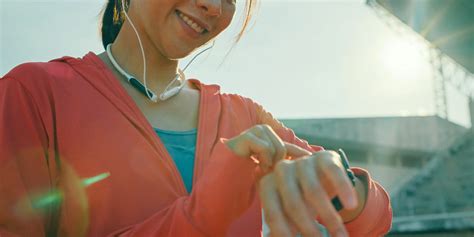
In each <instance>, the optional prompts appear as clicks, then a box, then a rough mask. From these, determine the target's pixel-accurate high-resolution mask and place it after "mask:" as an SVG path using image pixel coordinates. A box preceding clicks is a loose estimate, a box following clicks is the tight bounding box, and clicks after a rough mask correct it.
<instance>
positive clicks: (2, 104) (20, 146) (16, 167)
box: [0, 77, 54, 236]
mask: <svg viewBox="0 0 474 237" xmlns="http://www.w3.org/2000/svg"><path fill="white" fill-rule="evenodd" d="M47 144H48V138H47V135H46V132H45V130H44V126H43V123H42V120H41V117H40V116H39V113H38V108H37V107H36V105H35V103H34V101H33V100H32V99H31V97H30V94H29V93H28V91H27V90H26V89H25V88H24V87H23V86H22V85H21V84H20V83H19V82H18V81H16V80H14V79H12V78H6V77H4V78H0V193H1V195H0V236H10V235H11V236H14V235H13V233H15V234H16V235H19V236H38V233H44V232H45V230H46V229H51V228H52V225H51V223H49V222H48V221H44V220H48V219H51V217H52V216H53V215H52V214H53V213H54V210H53V209H51V208H42V207H41V205H40V206H38V205H35V203H34V202H33V200H32V199H31V198H30V197H32V196H34V195H35V193H41V192H42V191H48V190H51V188H52V185H51V180H50V175H51V173H50V169H49V164H48V149H47V146H48V145H47Z"/></svg>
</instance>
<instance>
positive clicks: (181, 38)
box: [128, 0, 236, 59]
mask: <svg viewBox="0 0 474 237" xmlns="http://www.w3.org/2000/svg"><path fill="white" fill-rule="evenodd" d="M235 1H236V0H131V1H130V2H131V6H130V9H129V11H128V13H129V15H130V16H131V18H132V21H133V23H134V24H135V25H136V26H137V25H138V24H139V23H135V22H136V20H134V19H137V18H138V19H139V20H140V23H141V31H143V32H142V33H141V34H140V37H144V36H143V33H144V34H145V35H146V37H148V39H149V40H150V41H151V42H152V44H153V45H154V46H155V47H156V48H157V49H158V50H160V51H161V52H162V54H163V55H165V56H166V57H168V58H171V59H177V58H183V57H185V56H187V55H189V54H190V53H191V52H192V51H194V50H195V49H197V48H199V47H200V46H202V45H203V44H205V43H207V42H209V41H210V40H212V39H213V38H215V37H216V36H217V35H219V34H220V33H221V32H222V31H223V30H224V29H226V28H227V27H228V26H229V25H230V23H231V21H232V18H233V16H234V13H235V8H236V3H235Z"/></svg>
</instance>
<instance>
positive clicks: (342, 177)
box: [319, 152, 358, 209]
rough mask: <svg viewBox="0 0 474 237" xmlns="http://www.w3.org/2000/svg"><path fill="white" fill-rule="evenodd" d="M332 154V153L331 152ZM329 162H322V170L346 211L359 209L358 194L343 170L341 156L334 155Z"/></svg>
mask: <svg viewBox="0 0 474 237" xmlns="http://www.w3.org/2000/svg"><path fill="white" fill-rule="evenodd" d="M331 153H332V152H331ZM327 160H328V162H321V165H320V167H321V169H319V170H321V171H322V172H324V173H325V176H326V177H327V178H328V180H329V182H330V183H331V185H332V187H333V188H334V189H335V190H336V194H337V196H338V197H339V199H341V202H342V204H343V206H344V208H346V209H354V208H356V207H357V203H358V200H357V194H356V191H355V189H354V187H353V186H352V183H351V181H350V180H349V177H347V174H346V171H345V170H344V169H343V168H342V164H341V162H340V158H339V155H337V154H334V153H332V156H331V157H330V158H328V159H327Z"/></svg>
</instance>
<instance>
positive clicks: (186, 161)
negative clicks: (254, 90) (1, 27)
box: [0, 0, 392, 237]
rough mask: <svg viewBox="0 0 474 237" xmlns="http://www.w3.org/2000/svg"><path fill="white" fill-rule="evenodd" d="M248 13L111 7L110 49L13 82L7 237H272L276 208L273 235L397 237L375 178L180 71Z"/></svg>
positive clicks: (166, 0)
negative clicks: (391, 235)
mask: <svg viewBox="0 0 474 237" xmlns="http://www.w3.org/2000/svg"><path fill="white" fill-rule="evenodd" d="M254 5H255V1H253V0H248V1H247V2H246V6H247V7H246V9H247V10H246V21H245V22H244V26H243V28H242V30H241V31H240V33H239V35H238V36H237V41H238V40H239V39H240V37H241V36H242V34H243V32H244V30H245V27H246V26H247V24H248V20H249V19H250V16H251V12H252V9H253V7H254ZM235 10H236V2H235V1H230V0H132V1H120V0H109V2H108V3H107V5H106V7H105V10H104V11H103V17H102V20H103V22H102V27H101V29H102V36H103V37H102V41H103V46H104V50H105V51H104V52H101V53H100V54H95V53H93V52H89V53H87V54H86V55H84V56H83V57H81V58H78V57H71V56H64V57H61V58H56V59H53V60H50V61H48V62H29V63H24V64H21V65H18V66H17V67H15V68H13V69H12V70H11V71H10V72H8V73H7V74H6V75H5V76H3V77H2V78H0V105H1V106H0V193H1V195H0V235H1V236H18V235H20V236H86V235H87V236H170V237H171V236H192V237H204V236H260V235H261V231H262V211H261V210H262V209H263V211H264V212H263V213H264V215H265V219H266V220H267V223H268V227H269V230H270V234H271V235H272V236H290V235H292V234H293V235H294V234H296V233H298V232H299V233H302V234H303V235H304V236H319V234H320V231H319V229H318V225H316V224H315V223H316V220H318V221H321V222H322V223H324V226H325V227H326V228H327V230H328V232H329V233H330V234H331V236H348V235H351V236H369V237H370V236H381V235H383V234H385V233H387V231H388V230H389V228H390V225H391V217H392V216H391V208H390V202H389V198H388V195H387V193H386V192H385V191H384V189H383V188H382V187H381V186H380V185H379V184H378V183H377V182H375V181H374V180H372V179H371V178H370V175H369V174H368V173H367V171H365V170H363V169H360V168H354V167H352V168H350V169H351V171H352V172H353V173H354V175H355V176H354V177H353V179H351V180H349V178H348V176H347V173H352V172H347V169H348V168H345V167H344V165H343V164H342V162H341V157H340V156H339V155H338V153H336V152H332V151H324V149H323V148H322V147H320V146H318V145H311V144H308V142H307V141H305V140H302V139H300V138H298V137H297V136H296V135H295V133H294V132H293V131H292V130H291V129H289V128H287V127H285V126H284V125H283V124H282V123H281V122H280V121H278V120H277V119H275V118H274V117H273V116H272V114H271V113H269V112H267V111H266V110H265V109H264V108H263V107H262V106H261V105H260V104H258V103H257V102H255V101H253V100H252V99H250V98H247V97H244V96H241V95H238V94H228V93H221V91H220V86H219V85H216V84H210V85H207V84H205V83H202V82H201V81H199V80H197V79H186V76H185V74H184V72H183V71H184V69H183V70H181V69H179V68H178V65H179V64H178V62H179V60H180V59H181V58H183V57H186V56H187V55H189V54H191V53H192V52H193V51H195V50H196V49H198V48H200V47H201V46H203V45H205V44H206V43H207V42H209V41H212V40H214V39H215V38H216V37H217V36H218V35H219V34H221V33H222V32H223V31H224V30H225V29H226V28H227V27H228V26H229V24H230V23H231V21H232V19H233V17H234V14H235ZM191 61H192V60H191ZM147 66H148V67H147ZM142 69H143V70H142ZM147 78H148V81H147ZM178 79H179V80H178ZM176 81H179V83H178V84H179V85H176V84H177V83H175V82H176ZM155 92H157V93H156V94H155ZM158 94H159V95H160V96H159V97H158V96H156V95H158ZM158 98H159V100H158ZM302 103H304V102H302ZM351 181H353V182H351ZM336 197H338V198H339V200H340V203H339V204H338V205H337V206H338V208H337V210H336V208H335V206H333V204H332V202H331V200H333V199H334V198H336ZM340 208H342V209H341V210H340V211H338V210H339V209H340Z"/></svg>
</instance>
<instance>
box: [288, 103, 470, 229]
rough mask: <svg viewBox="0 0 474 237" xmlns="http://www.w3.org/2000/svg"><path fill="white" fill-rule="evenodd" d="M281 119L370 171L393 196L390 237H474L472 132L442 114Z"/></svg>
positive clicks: (299, 134) (311, 140) (310, 139)
mask: <svg viewBox="0 0 474 237" xmlns="http://www.w3.org/2000/svg"><path fill="white" fill-rule="evenodd" d="M471 106H473V104H472V103H471ZM471 111H474V110H471ZM281 121H282V122H283V123H284V124H285V125H286V126H287V127H289V128H291V129H293V131H294V132H295V133H296V134H297V135H298V137H300V138H303V139H305V140H307V141H308V142H309V143H310V144H317V145H322V146H324V147H325V148H326V149H331V150H336V149H337V148H343V149H344V150H345V152H346V153H347V155H348V157H349V160H350V163H351V165H352V166H359V167H362V168H365V169H367V170H369V171H370V173H371V175H372V177H373V178H374V179H375V180H377V181H378V182H379V183H381V184H382V185H383V187H384V188H386V190H387V192H388V193H389V194H390V196H391V201H392V207H393V214H394V219H393V227H392V230H391V234H390V236H473V234H474V231H472V230H474V189H473V187H474V132H473V130H472V129H468V128H465V127H462V126H459V125H457V124H454V123H452V122H450V121H448V120H446V119H443V118H440V117H438V116H417V117H375V118H334V119H281ZM473 124H474V123H473Z"/></svg>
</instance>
